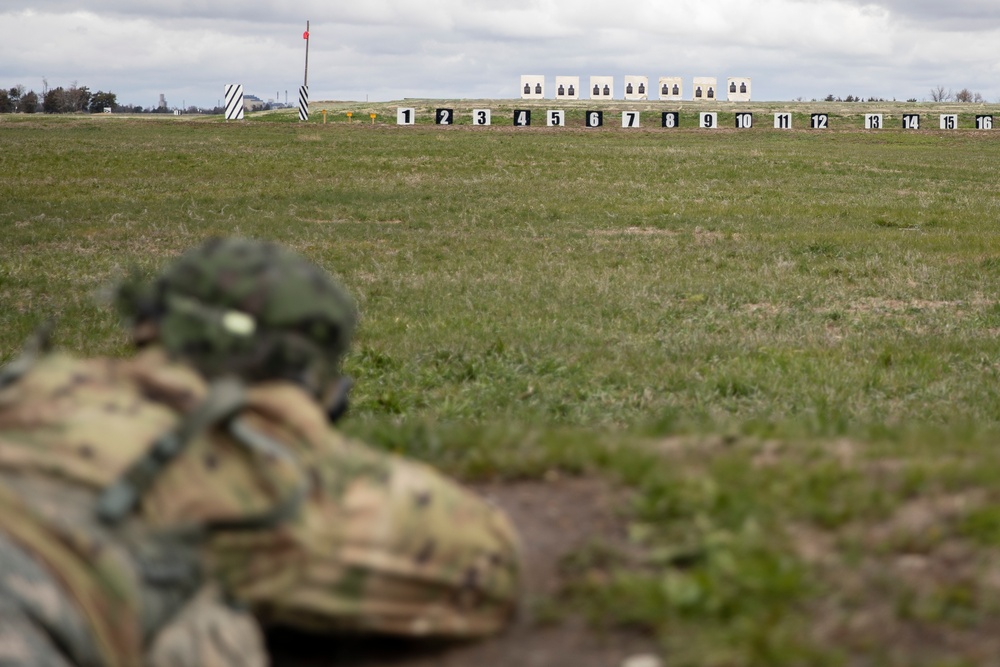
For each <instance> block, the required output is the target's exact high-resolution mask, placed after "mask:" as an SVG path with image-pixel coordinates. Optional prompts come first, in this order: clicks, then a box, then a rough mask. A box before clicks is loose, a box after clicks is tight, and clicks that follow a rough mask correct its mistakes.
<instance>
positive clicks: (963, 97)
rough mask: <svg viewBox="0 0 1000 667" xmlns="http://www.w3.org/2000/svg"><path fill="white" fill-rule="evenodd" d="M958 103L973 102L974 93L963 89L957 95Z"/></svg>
mask: <svg viewBox="0 0 1000 667" xmlns="http://www.w3.org/2000/svg"><path fill="white" fill-rule="evenodd" d="M955 101H956V102H971V101H972V91H971V90H969V89H968V88H963V89H962V90H960V91H958V92H957V93H955Z"/></svg>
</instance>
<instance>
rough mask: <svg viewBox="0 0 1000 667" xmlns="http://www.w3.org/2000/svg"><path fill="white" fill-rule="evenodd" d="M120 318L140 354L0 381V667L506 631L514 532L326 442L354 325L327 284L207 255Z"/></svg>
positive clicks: (278, 266) (346, 304)
mask: <svg viewBox="0 0 1000 667" xmlns="http://www.w3.org/2000/svg"><path fill="white" fill-rule="evenodd" d="M116 303H117V304H118V306H119V308H120V310H121V311H122V313H123V314H124V316H125V317H126V318H127V320H128V322H129V324H130V325H131V330H132V332H133V338H134V340H135V343H136V345H137V347H138V353H137V354H136V355H135V356H134V357H132V358H129V359H77V358H74V357H72V356H69V355H66V354H59V353H52V352H48V351H46V350H44V349H43V348H44V346H43V345H36V346H35V348H34V349H29V348H26V352H25V353H24V354H23V355H22V356H21V357H20V358H19V359H18V360H16V361H15V362H13V363H11V364H9V365H8V366H7V367H6V368H4V369H2V371H0V666H2V667H7V666H9V665H33V666H53V667H55V666H59V667H62V666H68V665H75V666H79V667H90V666H91V665H93V666H95V667H96V666H102V667H103V666H118V665H122V666H127V665H138V664H149V665H154V666H159V665H205V666H209V667H211V666H214V665H263V664H266V663H267V657H266V655H265V654H264V648H263V641H262V639H261V632H260V627H259V626H260V625H265V626H266V625H271V624H278V625H284V626H291V627H296V628H300V629H304V630H315V631H322V632H330V631H368V632H378V633H390V634H395V635H405V636H411V637H413V636H416V637H424V636H426V637H447V638H470V637H479V636H484V635H487V634H490V633H493V632H495V631H497V630H498V629H500V628H501V627H502V626H503V625H504V624H505V623H506V622H507V621H508V620H509V618H510V616H511V615H512V613H513V610H514V607H515V605H516V598H517V584H518V567H519V561H518V545H517V538H516V535H515V534H514V531H513V529H512V527H511V526H510V524H509V522H508V520H507V519H506V517H505V516H504V515H503V514H502V513H501V512H500V511H499V510H497V509H495V508H493V507H492V506H490V505H488V504H487V503H486V502H484V501H483V500H481V499H479V498H477V497H476V496H474V495H473V494H471V493H470V492H469V491H467V490H465V489H463V488H462V487H460V486H458V485H457V484H456V483H454V482H452V481H450V480H448V479H446V478H444V477H443V476H441V475H440V474H438V473H436V472H435V471H434V470H432V469H431V468H429V467H427V466H425V465H422V464H420V463H417V462H413V461H407V460H404V459H401V458H399V457H396V456H392V455H388V454H385V453H383V452H380V451H377V450H374V449H370V448H368V447H365V446H364V445H361V444H359V443H356V442H352V441H350V440H349V439H347V438H345V437H344V436H343V435H341V434H340V433H338V432H337V431H335V430H333V429H331V428H330V421H331V420H332V419H335V418H336V417H337V416H339V414H340V413H342V412H343V409H344V407H345V405H346V402H345V401H346V386H347V382H345V380H344V378H343V377H342V376H341V373H340V370H341V369H340V362H341V358H342V356H343V354H344V352H345V350H346V348H347V344H348V341H349V339H350V337H351V335H352V333H353V329H354V325H355V310H354V305H353V303H352V301H351V300H350V299H349V297H348V296H347V295H346V294H345V293H344V292H343V290H342V289H341V288H340V287H339V285H337V284H336V283H335V282H334V281H333V280H332V279H331V278H330V277H329V276H328V275H327V274H326V273H325V272H323V271H322V270H321V269H319V268H318V267H316V266H315V265H313V264H312V263H310V262H308V261H306V260H305V259H304V258H302V257H301V256H299V255H297V254H295V253H293V252H291V251H289V250H287V249H284V248H282V247H280V246H277V245H274V244H271V243H262V242H254V241H245V240H213V241H209V242H207V243H205V244H204V245H202V246H200V247H198V248H196V249H194V250H192V251H190V252H188V253H186V254H185V255H183V256H182V257H181V258H180V259H178V260H176V261H175V262H174V263H173V264H172V265H171V266H170V267H168V269H167V270H166V271H165V272H164V273H163V274H162V275H161V276H160V277H159V278H158V279H157V280H155V281H154V282H153V283H152V284H143V283H142V282H141V281H138V280H134V279H133V280H131V281H127V282H126V283H125V284H123V285H122V286H121V288H120V289H119V290H118V292H117V297H116Z"/></svg>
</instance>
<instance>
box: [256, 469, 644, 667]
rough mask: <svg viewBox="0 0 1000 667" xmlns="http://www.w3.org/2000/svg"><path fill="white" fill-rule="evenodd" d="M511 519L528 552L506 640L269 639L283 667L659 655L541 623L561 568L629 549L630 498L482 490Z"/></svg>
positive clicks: (280, 634) (543, 666)
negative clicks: (596, 553) (602, 552)
mask: <svg viewBox="0 0 1000 667" xmlns="http://www.w3.org/2000/svg"><path fill="white" fill-rule="evenodd" d="M475 489H476V491H478V492H479V493H481V494H483V495H485V496H487V497H489V498H491V499H492V500H493V501H494V502H496V503H497V504H498V505H500V506H501V507H503V508H504V509H505V510H506V511H507V512H508V513H509V514H510V516H511V518H512V519H513V521H514V523H515V524H516V525H517V527H518V529H519V530H520V532H521V536H522V539H523V541H524V550H525V588H524V590H525V592H526V594H525V604H524V610H523V612H522V613H521V614H520V616H519V618H518V620H517V621H516V622H515V623H514V624H513V625H512V626H511V627H510V628H509V629H508V630H507V631H506V632H504V633H503V634H502V635H499V636H497V637H494V638H491V639H488V640H484V641H480V642H475V643H467V644H442V643H436V644H434V643H432V644H427V643H423V642H414V641H404V640H399V639H386V638H374V637H367V638H359V637H338V638H335V639H332V638H330V637H323V638H320V637H314V636H309V635H302V634H298V633H293V632H289V631H285V630H282V631H273V632H271V633H270V635H269V636H268V643H269V647H270V648H271V651H272V655H273V660H274V664H275V665H276V666H277V667H285V666H287V667H315V666H318V665H345V666H346V665H351V666H352V667H353V666H357V667H373V666H374V665H389V666H392V667H467V666H475V667H508V666H511V665H518V666H519V667H619V665H621V664H622V663H623V661H625V659H626V658H628V657H630V656H633V655H636V654H643V653H656V652H657V645H656V642H655V640H654V639H653V638H651V637H648V636H645V635H643V634H641V633H636V632H632V631H625V630H617V629H612V630H603V629H600V630H599V629H595V628H593V627H591V626H589V625H588V624H587V623H586V622H585V621H584V620H583V619H580V618H576V617H569V618H565V619H563V620H560V621H552V620H546V619H542V618H538V614H537V613H535V611H534V610H535V609H537V603H538V602H539V601H541V600H545V599H551V598H552V597H554V596H557V595H558V593H559V590H560V588H561V587H562V585H563V581H562V577H561V575H560V567H559V565H560V562H561V561H562V559H563V558H564V557H565V556H566V555H568V554H572V553H574V552H576V551H578V550H580V549H581V548H585V547H586V546H588V545H590V544H594V543H595V542H596V543H602V544H610V545H625V544H626V539H625V534H626V524H625V519H624V517H623V515H622V506H623V504H624V502H625V500H626V498H627V496H626V495H625V493H624V492H623V491H621V490H619V489H616V488H614V487H613V486H612V485H611V484H610V483H608V482H606V481H604V480H602V479H597V478H583V479H581V478H559V477H554V478H551V479H548V480H542V481H522V482H514V483H491V484H479V485H476V487H475Z"/></svg>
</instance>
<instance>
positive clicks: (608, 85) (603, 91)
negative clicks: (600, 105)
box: [590, 76, 615, 100]
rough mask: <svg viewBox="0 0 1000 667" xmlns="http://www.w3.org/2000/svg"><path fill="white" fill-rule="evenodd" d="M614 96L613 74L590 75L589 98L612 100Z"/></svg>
mask: <svg viewBox="0 0 1000 667" xmlns="http://www.w3.org/2000/svg"><path fill="white" fill-rule="evenodd" d="M614 97H615V77H613V76H592V77H590V99H592V100H612V99H614Z"/></svg>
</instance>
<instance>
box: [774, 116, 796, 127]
mask: <svg viewBox="0 0 1000 667" xmlns="http://www.w3.org/2000/svg"><path fill="white" fill-rule="evenodd" d="M774 129H776V130H790V129H792V114H790V113H788V112H783V113H776V114H774Z"/></svg>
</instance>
